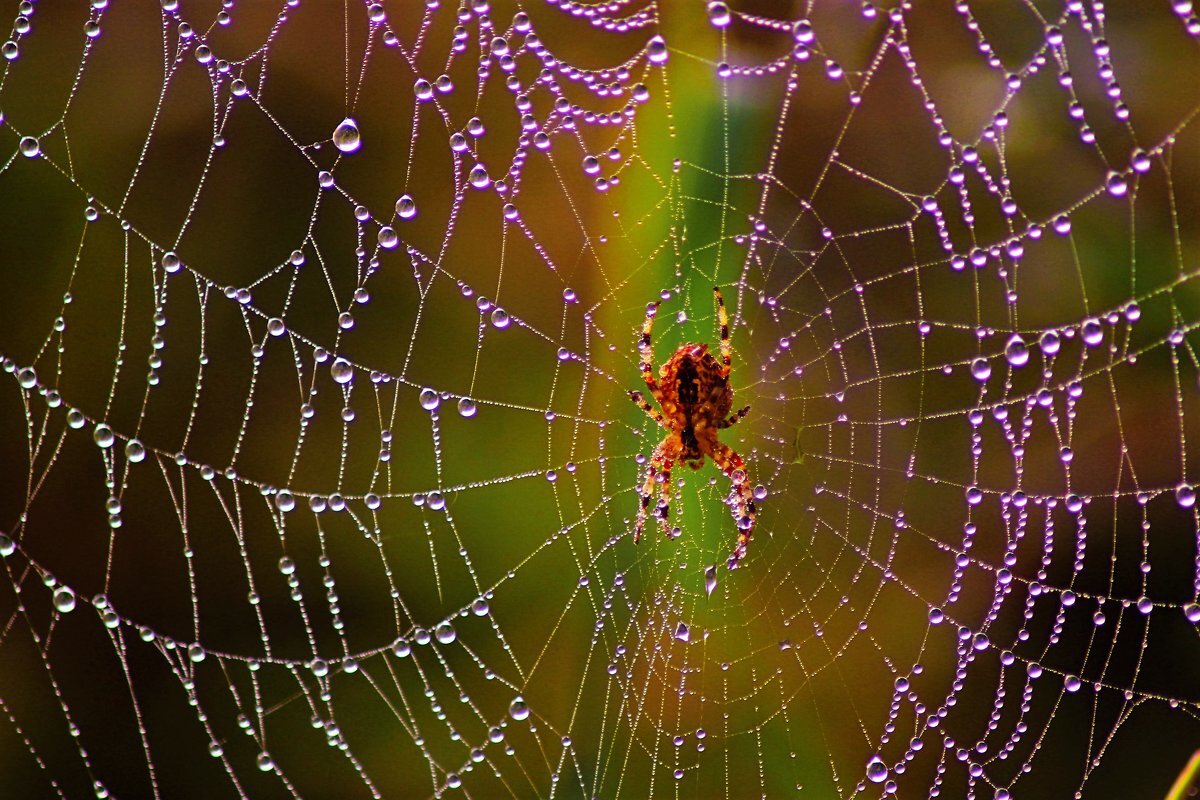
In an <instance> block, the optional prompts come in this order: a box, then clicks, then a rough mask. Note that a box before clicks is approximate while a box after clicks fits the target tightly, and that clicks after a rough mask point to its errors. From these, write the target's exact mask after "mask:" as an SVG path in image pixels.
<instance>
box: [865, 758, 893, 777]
mask: <svg viewBox="0 0 1200 800" xmlns="http://www.w3.org/2000/svg"><path fill="white" fill-rule="evenodd" d="M887 776H888V768H887V764H884V763H883V759H881V758H880V757H879V756H871V760H870V761H868V762H867V780H869V781H871V783H883V782H884V781H885V780H887Z"/></svg>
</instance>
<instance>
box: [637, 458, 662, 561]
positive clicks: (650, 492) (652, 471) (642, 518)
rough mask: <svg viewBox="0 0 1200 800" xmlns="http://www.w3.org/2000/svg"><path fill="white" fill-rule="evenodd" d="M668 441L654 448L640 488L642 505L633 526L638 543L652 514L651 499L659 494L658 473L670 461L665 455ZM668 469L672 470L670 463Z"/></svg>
mask: <svg viewBox="0 0 1200 800" xmlns="http://www.w3.org/2000/svg"><path fill="white" fill-rule="evenodd" d="M665 445H666V442H665V441H664V442H663V443H662V444H660V445H659V446H658V447H656V448H655V449H654V455H653V456H651V457H650V464H649V465H648V466H647V467H646V477H645V478H644V479H643V480H642V488H640V489H638V494H639V495H640V500H641V505H639V506H638V515H637V523H636V524H635V525H634V526H633V542H634V544H637V543H638V542H640V541H641V539H642V531H643V530H645V528H646V517H647V516H649V514H650V499H651V498H652V497H654V496H655V494H657V492H656V488H657V486H656V484H657V483H658V475H659V472H660V471H661V470H662V468H663V466H664V463H668V462H666V460H665V456H664V455H663V450H664V448H665ZM667 470H668V471H669V470H670V466H669V463H668V466H667Z"/></svg>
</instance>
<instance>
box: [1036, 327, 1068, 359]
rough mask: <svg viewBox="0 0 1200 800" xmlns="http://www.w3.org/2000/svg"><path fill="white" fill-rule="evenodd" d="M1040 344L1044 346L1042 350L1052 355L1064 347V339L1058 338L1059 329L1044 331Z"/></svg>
mask: <svg viewBox="0 0 1200 800" xmlns="http://www.w3.org/2000/svg"><path fill="white" fill-rule="evenodd" d="M1038 346H1039V347H1041V348H1042V352H1043V353H1045V354H1046V355H1048V356H1052V355H1054V354H1055V353H1057V352H1058V351H1059V348H1060V347H1062V340H1060V339H1059V338H1058V331H1043V332H1042V335H1041V337H1040V338H1039V339H1038Z"/></svg>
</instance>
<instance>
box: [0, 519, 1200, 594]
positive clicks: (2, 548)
mask: <svg viewBox="0 0 1200 800" xmlns="http://www.w3.org/2000/svg"><path fill="white" fill-rule="evenodd" d="M16 549H17V544H16V542H14V541H13V540H12V537H11V536H9V535H8V534H7V533H0V558H8V557H9V556H11V555H12V554H13V553H14V552H15V551H16ZM1193 605H1194V604H1193Z"/></svg>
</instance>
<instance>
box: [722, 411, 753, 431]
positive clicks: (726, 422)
mask: <svg viewBox="0 0 1200 800" xmlns="http://www.w3.org/2000/svg"><path fill="white" fill-rule="evenodd" d="M749 413H750V406H746V407H745V408H742V409H739V410H738V411H737V413H736V414H730V415H729V418H728V419H721V420H717V427H718V428H728V427H730V426H732V425H736V424H737V423H739V422H741V421H742V417H744V416H746V415H747V414H749Z"/></svg>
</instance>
